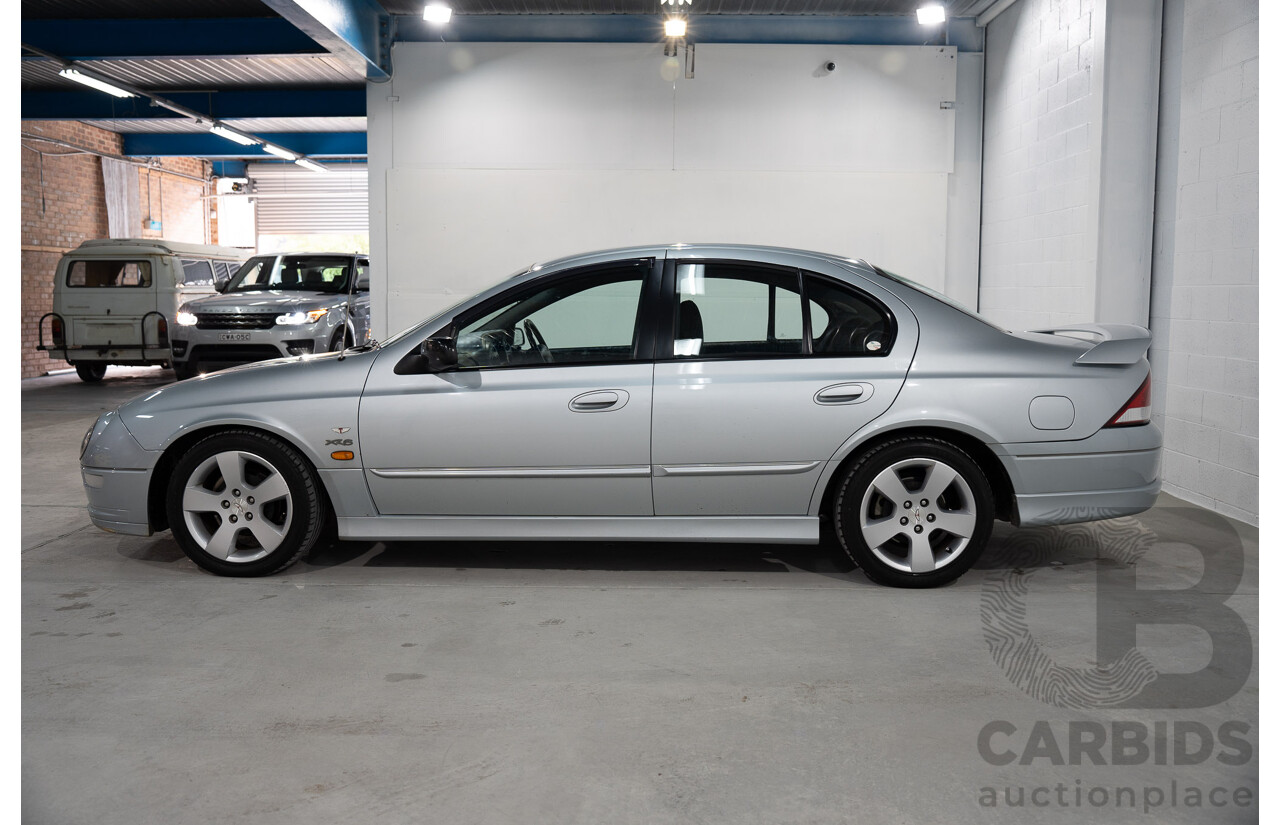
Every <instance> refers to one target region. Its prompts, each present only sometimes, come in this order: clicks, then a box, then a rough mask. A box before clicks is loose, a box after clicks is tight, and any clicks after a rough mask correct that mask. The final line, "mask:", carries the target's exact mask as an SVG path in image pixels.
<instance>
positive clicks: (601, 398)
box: [569, 390, 630, 413]
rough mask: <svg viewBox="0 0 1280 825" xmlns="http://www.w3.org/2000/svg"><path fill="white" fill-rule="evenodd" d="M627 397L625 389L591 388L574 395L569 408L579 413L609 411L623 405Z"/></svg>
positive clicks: (628, 396)
mask: <svg viewBox="0 0 1280 825" xmlns="http://www.w3.org/2000/svg"><path fill="white" fill-rule="evenodd" d="M629 398H630V395H628V394H627V391H626V390H592V391H591V392H584V393H583V394H582V395H579V396H576V397H574V399H573V400H572V401H570V402H569V409H571V410H573V411H574V412H580V413H592V412H611V411H613V410H620V409H622V408H623V407H625V406H626V404H627V400H628V399H629Z"/></svg>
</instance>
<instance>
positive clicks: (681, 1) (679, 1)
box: [658, 0, 693, 6]
mask: <svg viewBox="0 0 1280 825" xmlns="http://www.w3.org/2000/svg"><path fill="white" fill-rule="evenodd" d="M668 3H670V4H671V5H673V6H692V5H693V0H662V2H661V3H659V4H658V5H659V6H665V5H667V4H668Z"/></svg>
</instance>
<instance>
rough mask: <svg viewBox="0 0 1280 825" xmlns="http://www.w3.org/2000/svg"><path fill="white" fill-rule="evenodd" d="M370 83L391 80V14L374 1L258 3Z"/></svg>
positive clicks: (266, 0) (272, 0)
mask: <svg viewBox="0 0 1280 825" xmlns="http://www.w3.org/2000/svg"><path fill="white" fill-rule="evenodd" d="M262 2H263V3H265V4H266V5H267V7H268V8H270V9H271V10H272V11H274V12H275V13H276V14H278V15H280V16H281V17H283V18H284V19H285V20H287V21H289V22H290V23H291V24H293V25H294V26H296V27H297V28H298V30H299V31H301V32H302V33H304V34H306V35H307V36H309V37H310V38H311V39H312V40H314V41H316V42H317V43H319V44H320V45H321V46H323V47H324V48H325V49H327V50H328V51H329V52H330V53H332V54H333V55H335V56H337V57H338V58H340V59H341V60H343V61H344V62H345V63H346V65H347V66H349V67H350V68H352V69H354V70H358V71H360V72H361V73H362V74H364V75H365V76H366V77H367V78H369V79H370V80H375V81H380V80H386V79H388V78H390V77H391V15H389V14H387V12H386V10H385V9H384V8H382V6H381V5H379V4H378V2H377V0H262Z"/></svg>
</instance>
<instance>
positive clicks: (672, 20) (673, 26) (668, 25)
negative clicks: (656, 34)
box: [662, 17, 689, 37]
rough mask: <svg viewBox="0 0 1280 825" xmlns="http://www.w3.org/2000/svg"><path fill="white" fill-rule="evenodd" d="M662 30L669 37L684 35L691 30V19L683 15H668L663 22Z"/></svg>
mask: <svg viewBox="0 0 1280 825" xmlns="http://www.w3.org/2000/svg"><path fill="white" fill-rule="evenodd" d="M662 30H663V31H664V32H666V35H667V37H684V35H685V32H686V31H688V30H689V21H688V20H685V19H684V18H683V17H668V18H667V19H666V21H665V22H663V24H662Z"/></svg>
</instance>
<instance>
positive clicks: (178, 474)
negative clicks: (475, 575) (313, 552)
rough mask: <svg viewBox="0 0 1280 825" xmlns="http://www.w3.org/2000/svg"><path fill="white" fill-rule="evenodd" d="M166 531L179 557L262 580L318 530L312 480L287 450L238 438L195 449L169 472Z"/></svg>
mask: <svg viewBox="0 0 1280 825" xmlns="http://www.w3.org/2000/svg"><path fill="white" fill-rule="evenodd" d="M167 507H168V515H169V524H170V526H171V528H172V530H173V534H174V537H175V538H176V539H177V540H178V544H179V545H180V546H181V547H182V550H183V552H185V553H186V554H187V556H188V557H189V558H190V559H191V560H192V561H194V562H195V563H196V564H198V565H200V566H201V567H203V568H204V569H205V570H208V571H210V572H213V573H217V574H219V575H223V576H265V575H270V574H272V573H277V572H279V571H281V570H283V569H285V568H286V567H288V566H290V565H291V564H293V563H294V562H296V561H297V560H298V559H299V558H301V557H302V555H303V554H304V553H306V552H307V551H308V550H310V549H311V548H312V546H313V545H314V544H315V543H316V539H317V538H318V537H319V536H320V529H321V526H322V525H323V523H324V506H323V502H322V499H321V497H320V492H319V485H318V482H317V481H316V477H315V472H314V471H313V470H312V469H311V466H310V465H309V464H308V463H307V461H306V460H305V459H304V458H303V457H302V456H301V455H300V454H299V453H298V451H297V450H295V449H294V448H293V447H291V446H289V445H288V444H286V443H284V442H283V441H280V440H279V439H276V438H274V437H272V436H268V435H265V434H263V433H258V432H253V431H248V430H239V431H232V432H227V433H219V434H217V435H213V436H210V437H209V438H206V439H205V440H204V441H201V442H199V443H198V444H196V445H195V447H194V448H192V449H191V450H189V451H188V452H187V453H186V455H184V456H183V457H182V458H181V459H180V460H179V461H178V464H177V466H176V467H175V468H174V471H173V476H172V478H171V479H170V482H169V495H168V501H167Z"/></svg>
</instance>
